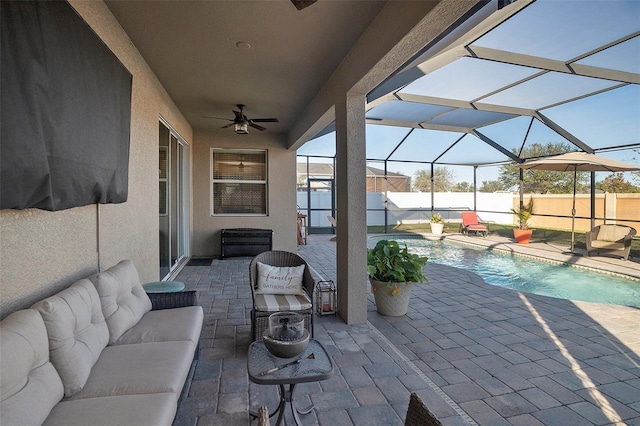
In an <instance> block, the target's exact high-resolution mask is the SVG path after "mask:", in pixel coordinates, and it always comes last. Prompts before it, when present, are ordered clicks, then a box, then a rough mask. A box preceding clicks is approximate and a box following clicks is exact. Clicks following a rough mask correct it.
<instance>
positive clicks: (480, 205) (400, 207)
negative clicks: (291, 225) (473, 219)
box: [298, 192, 513, 227]
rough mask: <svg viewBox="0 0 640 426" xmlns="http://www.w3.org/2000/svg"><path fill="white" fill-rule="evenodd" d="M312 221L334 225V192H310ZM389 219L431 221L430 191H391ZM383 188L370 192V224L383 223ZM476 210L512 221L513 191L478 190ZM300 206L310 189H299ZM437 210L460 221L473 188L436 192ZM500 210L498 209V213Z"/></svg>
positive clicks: (303, 205)
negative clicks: (332, 212) (465, 190)
mask: <svg viewBox="0 0 640 426" xmlns="http://www.w3.org/2000/svg"><path fill="white" fill-rule="evenodd" d="M310 195H311V206H312V208H313V209H314V211H312V212H311V216H310V217H309V223H310V224H311V225H312V226H314V227H316V226H326V227H329V226H331V225H330V224H329V221H328V220H327V215H330V214H331V193H329V192H311V194H310ZM387 197H388V198H387V220H388V225H389V226H394V225H397V224H403V223H404V224H409V223H429V218H430V217H431V194H430V193H424V192H388V193H387ZM384 203H385V193H384V192H368V193H367V225H369V226H374V225H384V214H385V212H384ZM476 203H477V204H476V210H477V211H478V216H479V217H480V219H481V220H482V221H486V222H493V223H500V224H513V214H511V212H510V210H511V208H512V207H513V194H511V193H484V192H481V193H480V192H479V193H477V194H476ZM298 206H299V208H300V211H301V212H302V213H305V214H306V213H308V211H307V193H306V192H298ZM434 206H435V207H434V212H435V213H440V214H441V215H442V218H443V219H444V220H445V221H446V222H460V221H461V219H460V212H461V211H465V210H474V208H473V192H437V193H435V194H434ZM317 209H321V210H317ZM495 212H497V213H495Z"/></svg>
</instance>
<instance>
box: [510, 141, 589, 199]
mask: <svg viewBox="0 0 640 426" xmlns="http://www.w3.org/2000/svg"><path fill="white" fill-rule="evenodd" d="M569 151H571V145H569V144H568V143H553V142H549V143H547V144H546V145H542V144H538V143H534V144H531V145H530V146H528V147H526V148H524V149H523V150H522V152H521V153H520V157H521V158H537V157H546V156H550V155H556V154H563V153H565V152H569ZM588 177H589V174H588V173H587V172H578V174H577V177H576V190H577V191H578V192H583V191H585V190H586V188H587V187H588V186H587V181H588ZM498 181H499V182H500V184H501V185H502V187H503V189H504V190H507V191H517V190H518V189H519V185H520V169H519V168H518V165H517V164H506V165H504V166H501V167H500V172H499V175H498ZM523 191H524V192H526V193H538V194H566V193H570V192H573V173H570V172H554V171H551V170H525V171H524V173H523Z"/></svg>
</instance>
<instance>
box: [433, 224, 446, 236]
mask: <svg viewBox="0 0 640 426" xmlns="http://www.w3.org/2000/svg"><path fill="white" fill-rule="evenodd" d="M443 231H444V223H432V224H431V233H432V234H434V235H441V234H442V232H443Z"/></svg>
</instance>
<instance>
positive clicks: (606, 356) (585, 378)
mask: <svg viewBox="0 0 640 426" xmlns="http://www.w3.org/2000/svg"><path fill="white" fill-rule="evenodd" d="M299 253H300V255H301V256H303V257H304V258H305V259H306V260H307V261H308V262H309V264H310V265H311V267H312V268H313V271H314V273H315V275H316V278H317V279H319V278H323V279H333V280H335V243H334V242H330V241H329V236H309V243H308V245H306V246H299ZM249 260H250V259H247V258H232V259H226V260H223V261H220V260H214V261H213V262H212V265H211V266H210V267H194V266H187V267H185V268H184V269H183V271H182V272H181V273H180V275H179V276H178V277H177V279H178V280H180V281H183V282H185V283H186V285H187V289H196V290H198V291H199V301H200V304H201V305H202V306H203V308H204V309H205V326H204V330H203V336H202V339H201V349H200V360H199V361H198V364H197V366H196V370H195V374H194V377H193V380H192V381H191V386H190V389H189V395H188V397H187V398H185V399H184V401H183V402H182V404H181V405H180V407H179V411H178V416H177V418H176V422H175V423H176V425H198V426H201V425H208V424H228V425H235V424H238V425H246V424H250V422H251V420H250V418H249V415H248V409H249V406H251V407H257V406H259V405H262V404H268V405H269V406H270V407H272V408H273V407H274V406H275V405H276V402H277V394H276V391H275V388H274V387H268V386H260V385H255V384H252V383H249V381H248V375H247V372H246V352H247V348H248V346H249V344H250V336H249V335H250V333H249V331H250V325H249V324H250V315H249V312H250V309H251V295H250V292H249V288H248V285H249V284H248V264H249ZM428 276H429V280H430V282H429V284H428V285H426V286H414V288H413V296H412V300H411V303H410V307H409V312H408V313H407V315H405V316H403V317H385V316H381V315H378V314H377V312H376V311H375V305H374V304H373V299H372V297H371V295H369V298H368V323H367V324H359V325H355V326H348V325H346V324H344V323H343V322H342V321H341V320H340V319H339V318H337V317H334V316H324V317H318V316H316V327H315V337H316V338H317V339H318V340H320V341H322V342H323V344H324V345H325V346H326V347H327V349H328V350H329V351H330V353H331V354H332V356H333V358H334V361H335V364H336V367H337V371H336V374H335V375H334V376H333V378H332V379H330V380H327V381H323V382H320V383H314V384H305V385H300V387H299V388H298V390H299V391H300V392H299V394H298V395H299V396H298V398H299V399H300V400H301V401H300V404H301V405H302V406H303V407H304V406H306V405H308V402H309V401H311V402H313V403H314V404H315V407H316V409H315V410H314V411H313V412H312V413H310V414H308V415H304V416H301V418H302V420H303V422H304V424H305V425H317V424H319V425H365V424H366V425H402V424H403V419H404V415H405V413H406V409H407V404H408V401H409V394H410V392H413V391H415V392H416V393H418V395H419V396H420V397H421V398H422V399H423V401H425V403H426V404H427V405H428V406H429V408H430V409H431V410H432V411H433V412H434V413H435V414H436V416H437V417H438V418H439V419H440V420H441V421H442V422H443V423H444V424H445V425H463V424H472V425H473V424H479V425H509V424H512V425H541V424H545V425H563V426H564V425H589V424H596V425H604V424H629V425H640V310H638V309H635V308H627V307H620V306H611V305H599V304H592V303H584V302H571V301H567V300H562V299H552V298H547V297H543V296H536V295H532V294H524V293H523V294H521V293H518V292H515V291H511V290H506V289H502V288H499V287H495V286H491V285H488V284H486V283H484V281H483V280H482V279H481V278H480V277H478V276H477V275H475V274H473V273H470V272H467V271H464V270H461V269H457V268H451V267H447V266H444V265H438V264H437V263H434V262H431V261H430V264H429V265H428ZM252 423H253V424H256V422H255V421H253V422H252Z"/></svg>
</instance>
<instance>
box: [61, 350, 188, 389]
mask: <svg viewBox="0 0 640 426" xmlns="http://www.w3.org/2000/svg"><path fill="white" fill-rule="evenodd" d="M194 353H195V345H194V344H193V343H191V342H188V341H182V342H152V343H138V344H135V345H115V346H107V347H106V348H105V349H104V350H103V351H102V354H101V355H100V358H99V359H98V362H96V364H95V365H94V366H93V369H92V370H91V375H90V376H89V380H87V383H86V384H85V386H84V388H83V389H82V390H81V391H80V392H78V393H76V394H75V395H74V396H72V397H71V399H82V398H96V397H103V396H114V395H137V394H144V393H167V392H168V393H175V394H178V395H179V394H180V392H181V391H182V387H183V386H184V383H185V381H186V378H187V376H188V374H189V369H190V368H191V362H192V361H193V355H194Z"/></svg>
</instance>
